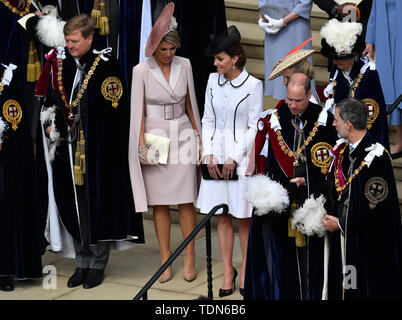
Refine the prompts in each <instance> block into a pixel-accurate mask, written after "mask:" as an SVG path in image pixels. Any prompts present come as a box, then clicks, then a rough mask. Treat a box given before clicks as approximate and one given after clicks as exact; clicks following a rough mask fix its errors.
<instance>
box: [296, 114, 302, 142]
mask: <svg viewBox="0 0 402 320" xmlns="http://www.w3.org/2000/svg"><path fill="white" fill-rule="evenodd" d="M300 122H301V121H300V118H299V116H296V117H295V125H296V127H297V128H300ZM298 136H299V130H297V129H295V141H296V140H297V138H298Z"/></svg>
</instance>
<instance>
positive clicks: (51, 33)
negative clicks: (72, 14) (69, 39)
mask: <svg viewBox="0 0 402 320" xmlns="http://www.w3.org/2000/svg"><path fill="white" fill-rule="evenodd" d="M65 24H66V22H65V21H62V20H59V19H58V18H57V17H55V16H52V15H44V16H41V17H40V18H39V23H38V25H37V26H36V34H37V36H38V38H39V40H40V41H41V42H42V43H43V44H45V45H46V46H48V47H50V48H57V47H64V46H65V45H66V42H65V40H64V33H63V28H64V25H65Z"/></svg>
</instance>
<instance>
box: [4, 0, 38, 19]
mask: <svg viewBox="0 0 402 320" xmlns="http://www.w3.org/2000/svg"><path fill="white" fill-rule="evenodd" d="M1 2H3V3H4V5H5V6H6V7H7V8H9V9H10V10H11V11H12V12H13V13H15V14H18V15H20V16H21V17H23V16H25V15H26V14H27V13H28V12H29V9H30V8H31V0H28V1H27V5H26V6H25V8H24V10H20V9H17V8H16V7H14V6H12V5H11V4H10V1H1Z"/></svg>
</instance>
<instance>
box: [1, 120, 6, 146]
mask: <svg viewBox="0 0 402 320" xmlns="http://www.w3.org/2000/svg"><path fill="white" fill-rule="evenodd" d="M6 129H7V123H6V122H5V121H3V119H2V118H1V117H0V143H1V142H3V133H4V131H6Z"/></svg>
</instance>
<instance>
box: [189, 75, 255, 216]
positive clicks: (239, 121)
mask: <svg viewBox="0 0 402 320" xmlns="http://www.w3.org/2000/svg"><path fill="white" fill-rule="evenodd" d="M262 111H263V84H262V81H260V80H258V79H256V78H254V77H253V76H251V75H250V74H249V73H248V72H247V71H246V69H243V71H242V73H241V74H240V75H239V76H238V77H237V78H236V79H234V80H232V81H228V80H226V79H225V77H224V76H223V75H219V74H218V73H211V74H210V76H209V79H208V84H207V88H206V93H205V110H204V116H203V118H202V121H201V124H202V145H203V157H205V156H206V155H208V154H213V155H214V156H215V157H216V158H217V159H218V161H219V163H220V164H223V163H224V162H225V160H226V159H228V158H229V157H230V158H232V159H233V160H235V161H236V162H237V174H238V175H239V180H233V181H223V180H220V181H215V180H204V179H202V180H201V186H200V192H199V195H198V201H197V207H198V208H199V209H200V211H201V213H205V214H207V213H209V212H210V211H211V209H212V208H213V207H214V206H216V205H219V204H222V203H225V204H227V205H228V206H229V213H230V214H231V215H233V216H234V217H236V218H249V217H251V210H252V206H250V205H249V204H248V202H247V200H246V199H245V198H244V195H243V194H244V192H243V191H244V187H245V179H246V177H245V176H244V174H245V171H246V168H247V165H248V159H249V155H250V151H251V148H252V146H253V143H254V139H255V135H256V133H257V121H258V119H259V114H260V113H261V112H262ZM218 213H219V212H218Z"/></svg>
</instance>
